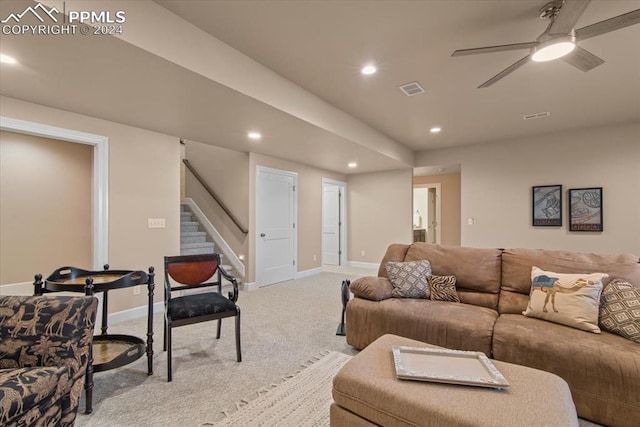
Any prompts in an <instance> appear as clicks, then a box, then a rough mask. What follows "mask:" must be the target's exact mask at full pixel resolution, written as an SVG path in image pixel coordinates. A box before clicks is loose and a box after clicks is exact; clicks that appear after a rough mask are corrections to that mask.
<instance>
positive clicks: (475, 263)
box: [346, 243, 640, 426]
mask: <svg viewBox="0 0 640 427" xmlns="http://www.w3.org/2000/svg"><path fill="white" fill-rule="evenodd" d="M425 259H426V260H428V261H429V262H430V264H431V268H432V270H433V274H435V275H454V276H456V279H457V281H456V287H457V293H458V297H459V298H460V300H461V301H462V304H460V303H451V302H441V301H431V300H427V299H410V298H392V297H391V290H392V289H393V287H392V286H391V283H390V282H389V280H388V278H387V274H386V268H385V266H386V263H387V262H389V261H417V260H425ZM534 265H535V266H537V267H539V268H542V269H543V270H548V271H554V272H558V273H592V272H602V273H608V274H609V278H608V279H607V280H606V281H605V286H606V284H607V283H608V281H609V280H611V279H613V278H622V279H625V280H627V281H629V282H630V283H632V284H633V285H635V286H638V287H640V263H639V259H638V257H637V256H634V255H629V254H581V253H576V252H565V251H551V250H531V249H505V250H501V249H478V248H467V247H454V246H440V245H430V244H426V243H414V244H413V245H401V244H394V245H391V246H390V247H389V248H388V250H387V253H386V254H385V256H384V258H383V260H382V262H381V264H380V269H379V271H378V276H377V277H363V278H360V279H358V280H355V281H354V282H353V283H351V286H350V290H351V292H353V294H354V296H355V298H353V299H352V300H350V301H349V303H348V304H347V315H346V318H347V342H348V343H349V344H350V345H352V346H353V347H355V348H357V349H363V348H364V347H366V346H367V345H369V344H370V343H372V342H373V341H374V340H376V339H377V338H379V337H380V336H382V335H384V334H395V335H400V336H404V337H407V338H411V339H415V340H419V341H422V342H427V343H430V344H434V345H438V346H442V347H447V348H453V349H459V350H474V351H482V352H484V353H485V354H487V355H489V356H490V357H493V358H494V359H496V360H501V361H505V362H510V363H515V364H519V365H524V366H529V367H532V368H537V369H541V370H545V371H548V372H552V373H554V374H557V375H558V376H560V377H562V378H563V379H564V380H565V381H567V383H568V384H569V387H570V388H571V393H572V395H573V399H574V402H575V405H576V409H577V411H578V415H579V416H580V417H582V418H585V419H589V420H592V421H595V422H598V423H601V424H605V425H612V426H638V425H640V344H637V343H635V342H633V341H630V340H627V339H625V338H623V337H620V336H617V335H613V334H610V333H607V332H602V333H600V334H594V333H591V332H585V331H581V330H578V329H574V328H570V327H568V326H563V325H559V324H555V323H551V322H547V321H544V320H539V319H534V318H530V317H525V316H523V315H522V314H521V313H522V312H523V311H524V309H525V308H526V305H527V303H528V300H529V291H530V288H531V267H532V266H534ZM532 403H533V402H532ZM540 410H541V411H544V408H540Z"/></svg>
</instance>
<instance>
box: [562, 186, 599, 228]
mask: <svg viewBox="0 0 640 427" xmlns="http://www.w3.org/2000/svg"><path fill="white" fill-rule="evenodd" d="M569 231H602V187H592V188H571V189H569Z"/></svg>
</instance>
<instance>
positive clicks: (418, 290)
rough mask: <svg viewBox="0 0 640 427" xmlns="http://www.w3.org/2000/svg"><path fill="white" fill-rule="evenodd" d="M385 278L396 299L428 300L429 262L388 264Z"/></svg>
mask: <svg viewBox="0 0 640 427" xmlns="http://www.w3.org/2000/svg"><path fill="white" fill-rule="evenodd" d="M386 269H387V276H389V281H390V282H391V285H392V286H393V291H391V295H392V296H394V297H396V298H429V282H428V276H430V275H431V264H429V261H410V262H388V263H387V265H386Z"/></svg>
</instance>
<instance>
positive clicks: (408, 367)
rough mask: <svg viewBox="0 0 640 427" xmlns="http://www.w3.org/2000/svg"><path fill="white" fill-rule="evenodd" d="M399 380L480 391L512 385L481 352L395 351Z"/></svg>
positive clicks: (404, 349)
mask: <svg viewBox="0 0 640 427" xmlns="http://www.w3.org/2000/svg"><path fill="white" fill-rule="evenodd" d="M392 350H393V361H394V363H395V368H396V376H397V377H398V378H399V379H404V380H416V381H430V382H437V383H447V384H461V385H471V386H477V387H492V388H507V387H509V382H508V381H507V380H506V379H505V377H504V376H503V375H502V374H501V373H500V372H499V371H498V369H496V367H495V366H494V364H493V363H491V360H489V358H488V357H487V356H485V355H484V353H482V352H479V351H461V350H449V349H446V348H422V347H405V346H394V347H393V349H392Z"/></svg>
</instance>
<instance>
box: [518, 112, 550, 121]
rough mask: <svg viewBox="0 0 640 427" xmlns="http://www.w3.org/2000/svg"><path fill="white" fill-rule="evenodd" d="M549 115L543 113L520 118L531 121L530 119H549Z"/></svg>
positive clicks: (548, 113)
mask: <svg viewBox="0 0 640 427" xmlns="http://www.w3.org/2000/svg"><path fill="white" fill-rule="evenodd" d="M550 115H551V113H550V112H548V111H545V112H544V113H535V114H527V115H526V116H522V118H523V119H525V120H532V119H541V118H543V117H549V116H550Z"/></svg>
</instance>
